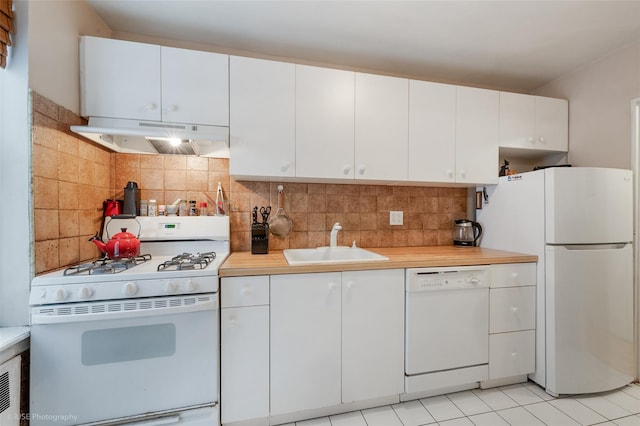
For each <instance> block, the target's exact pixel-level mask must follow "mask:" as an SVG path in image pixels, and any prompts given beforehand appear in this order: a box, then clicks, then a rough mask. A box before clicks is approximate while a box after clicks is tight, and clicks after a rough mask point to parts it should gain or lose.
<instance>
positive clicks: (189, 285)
mask: <svg viewBox="0 0 640 426" xmlns="http://www.w3.org/2000/svg"><path fill="white" fill-rule="evenodd" d="M197 289H198V283H196V282H195V281H193V280H187V291H188V292H190V293H191V292H194V291H196V290H197Z"/></svg>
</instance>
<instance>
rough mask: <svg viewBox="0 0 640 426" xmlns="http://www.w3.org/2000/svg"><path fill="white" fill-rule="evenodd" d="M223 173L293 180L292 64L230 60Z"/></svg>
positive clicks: (293, 99) (256, 60)
mask: <svg viewBox="0 0 640 426" xmlns="http://www.w3.org/2000/svg"><path fill="white" fill-rule="evenodd" d="M229 81H230V100H229V102H230V107H229V108H230V110H229V134H230V158H229V172H230V174H231V175H234V176H241V177H242V176H244V177H253V176H255V177H293V176H295V152H296V147H295V98H296V96H295V82H296V79H295V65H294V64H290V63H285V62H275V61H267V60H262V59H253V58H243V57H238V56H231V57H230V66H229Z"/></svg>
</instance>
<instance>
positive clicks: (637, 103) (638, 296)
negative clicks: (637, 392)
mask: <svg viewBox="0 0 640 426" xmlns="http://www.w3.org/2000/svg"><path fill="white" fill-rule="evenodd" d="M631 128H632V131H631V169H632V171H633V198H634V200H633V206H634V214H633V217H634V219H633V221H634V224H633V248H634V252H633V253H634V254H633V257H634V262H633V264H634V268H633V272H634V273H633V283H634V286H633V287H634V294H635V302H636V303H635V308H634V325H635V336H636V345H635V359H636V380H638V379H639V378H640V281H639V271H638V270H639V269H640V250H638V232H639V230H640V196H639V193H638V191H640V178H639V177H638V174H639V173H640V98H635V99H633V100H631Z"/></svg>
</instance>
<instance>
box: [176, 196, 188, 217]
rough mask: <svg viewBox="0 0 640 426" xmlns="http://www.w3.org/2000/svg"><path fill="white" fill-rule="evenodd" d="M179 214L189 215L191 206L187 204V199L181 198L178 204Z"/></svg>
mask: <svg viewBox="0 0 640 426" xmlns="http://www.w3.org/2000/svg"><path fill="white" fill-rule="evenodd" d="M178 214H179V215H180V216H188V215H189V207H188V206H187V202H186V201H185V200H180V204H179V205H178Z"/></svg>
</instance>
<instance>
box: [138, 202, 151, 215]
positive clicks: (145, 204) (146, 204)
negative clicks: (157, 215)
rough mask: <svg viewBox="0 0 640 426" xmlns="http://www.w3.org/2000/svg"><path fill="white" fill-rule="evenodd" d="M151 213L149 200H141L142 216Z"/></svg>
mask: <svg viewBox="0 0 640 426" xmlns="http://www.w3.org/2000/svg"><path fill="white" fill-rule="evenodd" d="M148 215H149V202H148V201H147V200H140V216H148Z"/></svg>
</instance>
